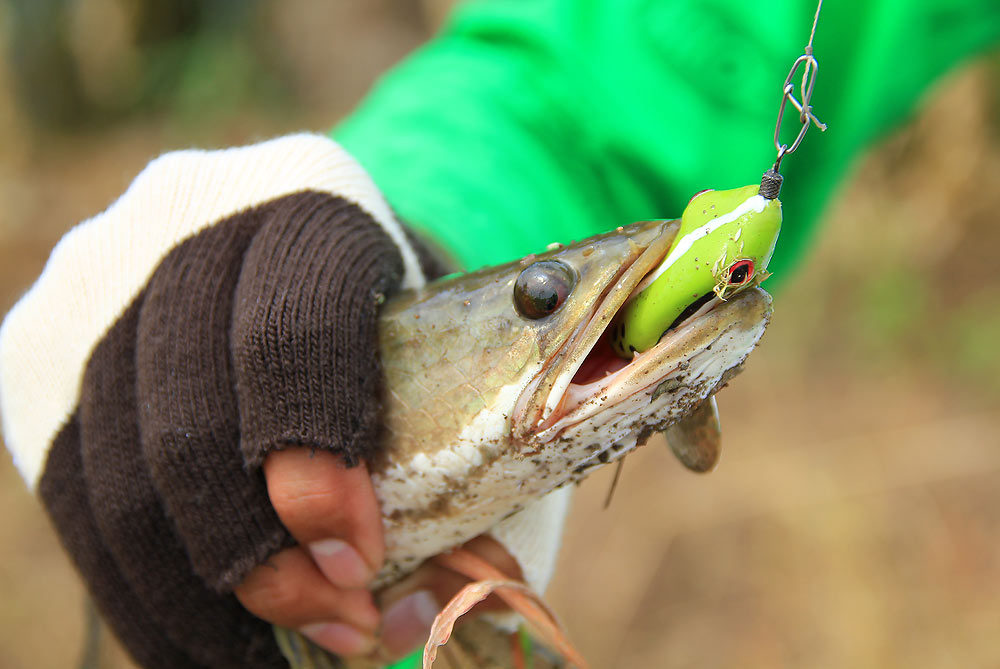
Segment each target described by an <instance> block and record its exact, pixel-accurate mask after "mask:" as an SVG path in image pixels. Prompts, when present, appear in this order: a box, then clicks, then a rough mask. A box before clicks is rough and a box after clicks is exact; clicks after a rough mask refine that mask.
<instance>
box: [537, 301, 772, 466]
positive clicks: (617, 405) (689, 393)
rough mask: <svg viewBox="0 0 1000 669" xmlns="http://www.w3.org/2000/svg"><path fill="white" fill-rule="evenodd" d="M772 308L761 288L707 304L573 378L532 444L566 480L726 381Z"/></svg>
mask: <svg viewBox="0 0 1000 669" xmlns="http://www.w3.org/2000/svg"><path fill="white" fill-rule="evenodd" d="M770 315H771V297H770V295H768V294H767V293H766V292H765V291H763V290H761V289H760V288H753V289H751V290H748V291H745V292H743V293H741V294H740V295H738V296H736V297H734V298H732V299H731V300H728V301H726V302H722V301H716V303H715V304H709V305H706V306H705V307H704V308H703V309H702V310H700V311H699V312H698V313H696V314H694V315H693V316H692V317H690V318H689V319H688V320H687V321H685V322H684V323H682V324H681V325H679V326H678V327H677V328H675V329H674V330H672V331H670V332H669V333H668V334H667V335H666V336H664V337H663V339H661V340H660V342H659V343H658V344H657V345H656V346H654V347H653V348H651V349H649V350H648V351H645V352H644V353H642V354H638V355H636V356H635V358H633V360H632V361H631V362H628V363H627V364H625V365H624V366H620V365H616V366H618V367H620V368H618V369H616V370H615V371H611V372H610V373H608V374H607V375H605V376H601V377H599V378H596V379H593V380H590V379H583V380H584V381H585V382H584V383H575V382H572V383H570V384H569V385H568V386H567V388H566V390H565V391H564V393H563V396H562V397H561V398H559V400H558V403H557V405H558V407H559V410H558V411H557V412H553V413H552V414H551V415H550V416H549V417H548V418H547V419H546V421H545V422H544V424H543V425H541V426H540V427H539V429H538V431H537V432H536V433H535V434H534V438H533V440H532V441H533V443H532V445H531V448H530V449H529V450H530V451H531V452H534V453H539V454H545V453H548V454H551V456H552V457H553V458H554V459H555V460H558V461H560V463H561V464H560V465H559V466H560V467H562V468H565V469H566V470H567V471H572V472H573V475H572V476H571V477H570V478H571V479H578V478H580V477H582V476H583V475H584V472H586V470H587V469H589V468H590V467H591V466H595V465H598V464H604V463H607V462H611V461H612V460H615V459H617V458H619V457H621V456H622V455H624V454H625V453H627V452H628V451H629V450H631V449H632V448H634V447H635V446H636V445H637V444H640V443H643V442H645V440H646V439H647V438H648V436H649V435H650V434H652V433H654V432H657V431H660V430H663V429H665V428H666V427H668V426H669V425H671V424H672V423H674V422H676V421H677V420H679V419H680V418H682V417H684V416H686V415H687V414H689V413H691V412H692V411H694V409H695V408H697V407H698V405H700V404H701V402H703V401H704V400H705V399H706V398H708V397H709V396H711V395H712V394H714V393H715V392H716V391H717V390H718V389H720V388H721V387H722V386H723V385H725V383H726V382H727V381H728V380H729V379H730V378H732V376H734V375H735V374H736V373H737V372H738V371H739V369H740V367H741V366H742V364H743V362H744V360H745V359H746V357H747V356H748V355H749V354H750V352H751V351H752V350H753V348H754V347H755V346H756V345H757V342H758V341H759V340H760V337H761V336H762V335H763V333H764V329H765V328H766V326H767V323H768V321H769V319H770ZM612 364H614V363H612ZM553 465H555V463H553Z"/></svg>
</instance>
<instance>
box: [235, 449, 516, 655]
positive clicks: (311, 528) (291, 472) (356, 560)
mask: <svg viewBox="0 0 1000 669" xmlns="http://www.w3.org/2000/svg"><path fill="white" fill-rule="evenodd" d="M264 473H265V476H266V478H267V487H268V493H269V495H270V499H271V503H272V504H273V505H274V508H275V510H276V511H277V512H278V516H279V517H280V518H281V521H282V523H283V524H284V525H285V527H286V528H288V530H289V532H291V534H292V536H293V537H295V539H296V540H297V541H298V544H299V545H298V546H295V547H293V548H288V549H286V550H284V551H282V552H280V553H278V554H276V555H274V556H273V557H272V558H271V559H270V560H268V562H267V563H266V564H264V565H260V566H258V567H256V568H254V569H253V570H252V571H251V572H250V574H249V575H248V577H247V578H246V580H245V581H244V582H243V583H242V584H241V585H239V586H237V587H236V590H235V593H236V596H237V598H238V599H239V600H240V602H241V603H242V604H243V605H244V606H245V607H246V608H247V609H248V610H249V611H251V612H252V613H254V614H255V615H256V616H258V617H260V618H263V619H265V620H268V621H270V622H272V623H274V624H277V625H280V626H282V627H288V628H291V629H298V630H300V631H301V632H303V634H304V635H305V636H307V637H308V638H310V639H311V640H312V641H314V642H315V643H316V644H318V645H320V646H322V647H323V648H325V649H327V650H329V651H331V652H333V653H335V654H337V655H341V656H348V657H350V656H356V655H367V654H370V653H371V652H372V651H373V650H375V648H376V646H380V653H379V654H380V656H381V657H383V658H386V659H397V658H399V657H402V656H404V655H405V654H407V653H408V652H410V651H411V650H413V649H414V648H415V647H417V646H418V645H421V644H422V643H423V642H424V641H425V640H426V638H427V633H428V631H429V630H430V625H431V622H432V621H433V619H434V617H435V616H436V615H437V613H438V612H439V611H440V608H441V607H442V606H443V605H444V604H445V603H447V602H448V601H449V600H450V599H451V598H452V597H453V596H454V595H455V594H456V593H457V592H458V591H459V590H460V589H461V588H462V587H463V586H464V585H465V583H466V582H467V580H466V579H465V578H464V577H462V576H460V575H458V574H456V573H455V572H452V571H451V570H449V569H446V568H444V567H441V566H438V565H435V564H432V563H428V564H425V565H423V566H422V567H420V568H419V569H418V570H417V571H416V572H414V573H413V574H411V575H409V576H408V577H407V578H405V579H404V580H403V581H401V582H399V583H397V584H394V585H393V586H391V587H389V588H387V589H385V590H384V591H382V592H380V593H378V595H377V598H378V604H379V605H380V607H381V608H382V614H381V615H380V613H379V611H378V608H377V607H376V605H375V599H374V597H373V595H372V593H371V592H370V591H369V590H368V589H367V586H368V584H369V583H370V581H371V579H372V578H373V577H374V575H375V573H376V572H377V571H378V568H379V567H380V566H381V564H382V555H383V549H384V546H383V541H382V521H381V517H380V515H379V510H378V504H377V501H376V499H375V492H374V490H373V488H372V485H371V479H370V478H369V477H368V472H367V468H366V467H365V465H364V464H360V465H358V466H356V467H350V468H349V467H345V466H344V464H343V462H342V460H341V459H340V458H339V457H338V456H336V455H333V454H331V453H327V452H322V451H311V450H309V449H303V448H290V449H287V450H282V451H276V452H272V453H271V454H270V455H268V457H267V459H266V460H265V461H264ZM466 548H468V549H469V550H471V551H473V552H475V553H477V554H478V555H479V556H480V557H483V558H484V559H486V560H487V561H489V562H491V563H492V564H494V565H495V566H496V567H497V568H499V569H500V570H501V571H503V572H504V573H506V574H508V575H510V576H511V577H513V578H520V568H519V566H518V564H517V561H516V560H515V559H514V558H513V557H511V555H510V554H509V553H508V552H507V551H506V550H505V549H504V548H503V547H502V546H501V545H500V544H499V543H498V542H496V541H495V540H493V539H492V538H490V537H488V536H482V537H478V538H476V539H474V540H472V541H471V542H469V543H468V544H467V545H466ZM501 608H502V604H501V603H500V602H499V600H497V599H494V598H490V599H488V600H487V601H485V602H483V604H482V605H481V606H480V607H478V609H477V610H479V611H485V610H498V609H501Z"/></svg>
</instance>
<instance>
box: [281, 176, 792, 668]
mask: <svg viewBox="0 0 1000 669" xmlns="http://www.w3.org/2000/svg"><path fill="white" fill-rule="evenodd" d="M699 195H700V194H699ZM750 195H756V191H754V193H752V194H749V193H748V197H749V196H750ZM692 201H694V200H692ZM737 204H739V203H737ZM733 206H736V204H734V205H733ZM779 206H780V205H779ZM718 213H719V214H724V213H725V212H723V211H720V212H718ZM689 227H691V224H690V223H688V225H687V226H685V225H683V219H678V220H651V221H641V222H637V223H633V224H630V225H626V226H622V227H619V228H617V229H615V230H612V231H610V232H607V233H604V234H600V235H597V236H595V237H591V238H589V239H586V240H583V241H580V242H574V243H570V244H568V245H559V244H556V245H551V247H550V250H548V251H546V252H545V253H541V254H532V255H528V256H525V257H524V258H521V259H519V260H516V261H513V262H510V263H506V264H503V265H499V266H495V267H489V268H485V269H481V270H478V271H475V272H471V273H467V274H460V275H457V276H449V277H445V278H443V279H441V280H438V281H435V282H431V283H429V284H427V285H426V286H423V287H420V288H415V289H409V290H406V291H403V292H401V293H398V294H396V295H395V296H393V297H391V298H389V299H388V300H387V301H386V302H385V303H384V304H383V306H382V308H381V312H380V316H379V335H378V346H379V353H380V360H381V365H382V372H383V374H384V388H385V390H384V397H383V400H382V401H383V420H384V430H383V433H382V443H381V444H380V447H379V449H378V450H377V454H376V456H375V457H374V458H373V460H372V461H371V462H370V463H369V469H370V472H371V477H372V482H373V485H374V489H375V493H376V497H377V499H378V501H379V504H380V507H381V512H382V520H383V524H384V537H385V547H386V552H385V555H386V558H385V563H384V566H383V567H382V569H381V571H380V572H379V573H378V574H377V576H376V578H375V580H374V582H373V584H372V588H373V589H375V590H377V589H379V588H382V587H384V586H387V585H389V584H391V583H393V582H395V581H398V580H399V579H401V578H403V577H404V576H405V575H406V574H408V573H410V572H411V571H413V570H414V569H415V568H416V567H417V566H419V565H420V564H421V563H422V562H423V561H424V560H426V559H428V558H430V557H432V556H434V555H437V554H438V553H441V552H443V551H446V550H448V549H450V548H453V547H455V546H459V545H461V544H463V543H464V542H466V541H468V540H469V539H472V538H474V537H476V536H478V535H480V534H483V533H484V532H488V531H489V530H490V529H491V528H494V527H495V526H496V525H497V524H498V523H500V522H501V521H503V520H504V519H506V518H509V517H511V516H513V515H514V514H516V513H517V512H518V511H520V510H522V509H524V508H525V507H527V506H528V505H529V504H531V503H532V502H534V501H535V500H538V499H540V498H541V497H543V496H544V495H546V494H548V493H550V492H552V491H554V490H556V489H558V488H561V487H563V486H567V485H571V484H573V483H575V482H578V481H580V480H581V479H583V478H584V477H586V476H587V475H589V474H590V473H592V472H593V471H595V470H596V469H597V468H599V467H601V466H604V465H607V464H611V463H614V462H618V461H620V460H622V459H623V458H624V457H625V456H627V455H628V454H629V453H631V452H632V451H634V450H635V449H636V448H637V447H638V446H640V445H642V444H644V443H645V442H646V441H647V440H648V439H649V438H650V437H651V436H652V435H653V434H656V433H658V432H665V433H666V434H667V437H668V440H669V442H670V444H671V447H672V449H673V450H674V452H675V454H676V455H677V456H678V458H679V459H680V460H681V462H682V463H684V464H685V465H686V466H687V467H689V468H690V469H692V470H694V471H708V470H710V469H711V468H712V467H713V466H714V464H715V463H716V462H717V461H718V453H719V434H720V432H719V425H718V414H717V408H716V406H715V401H714V396H715V393H717V392H718V391H719V390H720V389H721V388H722V387H723V386H725V385H726V384H727V383H728V382H729V381H730V379H732V378H733V377H734V376H735V375H736V374H738V373H739V371H740V370H741V369H742V367H743V365H744V363H745V361H746V359H747V357H748V356H749V354H750V353H751V351H752V350H753V349H754V348H755V347H756V345H757V343H758V342H759V341H760V339H761V337H762V335H763V333H764V331H765V329H766V327H767V325H768V323H769V321H770V318H771V315H772V311H773V309H772V299H771V296H770V295H769V294H768V293H767V292H766V291H764V290H763V289H762V288H760V286H759V283H760V281H761V280H763V278H764V277H766V272H764V271H761V272H759V274H757V275H756V276H753V277H751V276H749V275H748V276H737V277H736V279H738V281H739V283H740V285H739V290H736V291H728V290H727V289H725V287H722V290H715V294H714V295H712V292H711V291H710V292H709V296H711V297H710V298H709V297H706V296H703V295H701V294H700V292H697V291H696V292H695V293H694V294H691V295H690V296H689V297H688V298H687V301H686V302H685V300H683V299H682V300H681V301H680V303H678V301H677V299H672V300H669V303H670V304H671V305H673V306H671V307H669V308H670V309H675V310H678V311H680V312H681V314H680V315H677V314H675V313H673V311H670V313H669V314H668V315H666V316H662V317H663V318H669V319H671V321H672V322H670V323H662V324H660V326H658V327H659V329H660V330H665V332H663V334H662V336H661V337H660V338H659V339H656V340H654V342H653V343H649V342H647V343H646V345H645V346H644V350H642V351H634V352H631V357H628V356H625V355H622V349H621V342H620V337H619V334H620V330H619V329H618V328H617V327H616V326H617V324H618V323H620V322H621V320H622V318H623V317H624V316H625V315H626V313H627V312H628V309H627V308H626V307H627V305H629V304H632V303H634V302H635V300H636V299H637V298H638V297H641V296H642V295H643V292H644V291H648V290H649V288H650V284H651V283H653V284H654V286H655V288H654V289H655V290H656V291H659V293H658V296H657V299H663V296H664V295H669V289H666V292H665V289H664V287H663V281H660V282H659V284H658V285H657V284H656V282H655V281H651V280H650V278H649V277H651V276H653V277H654V278H656V276H655V275H657V269H658V268H661V271H660V272H659V274H663V272H662V267H663V265H664V263H665V261H666V260H667V259H668V258H669V257H671V256H670V253H671V250H672V249H674V248H676V244H677V243H678V242H680V241H682V240H683V236H684V234H683V233H685V231H686V229H687V228H689ZM706 234H709V233H706ZM742 234H743V232H741V231H740V230H739V229H734V228H733V226H728V227H720V228H719V229H718V230H715V231H711V232H710V235H714V237H713V238H712V239H709V240H707V241H709V242H712V244H707V243H706V242H705V241H704V240H703V241H702V242H701V243H700V244H699V245H698V246H697V247H696V248H697V249H698V252H699V253H701V254H702V256H706V257H705V258H704V259H703V260H702V261H700V262H701V264H705V262H704V260H707V261H708V265H709V266H710V267H711V266H712V264H713V263H714V264H715V265H718V264H719V262H723V263H727V262H728V263H729V264H727V265H726V267H724V268H723V270H722V271H721V274H720V275H721V276H725V277H727V278H728V277H729V276H731V275H732V272H731V271H730V268H731V267H732V264H731V262H730V261H738V260H739V259H738V258H734V257H733V249H732V248H731V247H732V242H733V240H732V237H733V236H734V235H737V236H738V235H742ZM774 234H775V235H776V234H777V231H776V230H775V231H774ZM713 244H714V245H713ZM713 248H714V249H715V251H716V253H715V255H718V256H719V257H718V258H715V257H711V258H709V257H708V256H711V255H712V253H713V252H712V251H710V250H709V249H713ZM769 255H770V254H769V253H768V256H769ZM722 256H726V258H722ZM674 260H676V258H674ZM763 264H764V265H766V261H765V262H764V263H763ZM716 269H718V268H716ZM761 269H762V270H763V267H762V268H761ZM716 273H717V274H718V273H719V272H716ZM668 276H669V275H668ZM689 288H690V286H689V285H685V286H684V290H689ZM716 288H719V286H716ZM674 297H676V296H674ZM678 305H679V306H678ZM643 318H644V319H646V321H648V320H650V319H651V318H653V317H651V316H648V315H647V316H644V317H643ZM654 320H655V319H654ZM668 326H669V327H668ZM658 331H659V330H658ZM276 637H277V639H278V642H279V645H280V646H281V648H282V650H283V652H285V654H286V657H288V659H289V660H290V662H291V664H292V666H293V667H296V668H297V669H304V668H306V667H323V666H338V665H336V664H327V663H329V662H331V661H332V659H331V658H330V657H328V656H325V655H324V654H323V652H322V651H318V649H317V648H315V647H314V646H312V645H311V644H310V643H309V642H308V641H306V640H305V639H304V638H302V637H301V636H299V635H298V634H297V633H294V632H291V631H289V630H281V629H280V628H279V629H278V630H277V631H276ZM352 666H353V665H352Z"/></svg>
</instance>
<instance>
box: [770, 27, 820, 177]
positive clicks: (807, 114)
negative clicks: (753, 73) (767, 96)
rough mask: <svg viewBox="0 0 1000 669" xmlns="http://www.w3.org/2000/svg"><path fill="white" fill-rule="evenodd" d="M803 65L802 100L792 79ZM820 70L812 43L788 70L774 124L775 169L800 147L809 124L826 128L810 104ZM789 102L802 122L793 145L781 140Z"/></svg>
mask: <svg viewBox="0 0 1000 669" xmlns="http://www.w3.org/2000/svg"><path fill="white" fill-rule="evenodd" d="M802 65H805V67H804V68H803V70H802V81H801V83H800V84H799V96H800V97H801V98H802V100H801V101H800V100H799V99H798V98H797V97H795V85H794V84H793V83H792V79H793V78H794V77H795V72H796V71H797V70H798V69H799V67H800V66H802ZM818 71H819V63H818V62H816V58H815V57H814V56H813V55H812V45H811V44H810V45H809V46H807V47H806V52H805V53H804V54H802V55H801V56H799V57H798V58H796V59H795V62H794V63H793V64H792V69H791V70H789V71H788V76H787V77H785V83H784V85H782V87H781V104H780V105H779V106H778V120H777V122H776V123H775V124H774V148H775V149H776V150H777V152H778V156H777V159H776V160H775V161H774V170H775V171H777V170H778V166H779V165H781V159H782V158H784V157H785V156H786V155H788V154H789V153H793V152H794V151H795V150H796V149H797V148H799V144H801V143H802V138H803V137H805V136H806V131H807V130H809V126H811V125H815V126H816V127H817V128H819V129H820V130H821V131H822V130H826V124H825V123H823V122H822V121H820V120H819V119H818V118H816V116H815V115H814V114H813V112H812V105H811V104H810V102H811V100H812V94H813V89H814V88H815V87H816V73H817V72H818ZM788 103H791V105H792V106H793V107H795V109H796V111H798V112H799V123H801V124H802V128H801V129H800V130H799V134H798V135H797V136H796V137H795V141H793V142H792V143H791V145H789V144H784V143H782V141H781V122H782V120H783V119H784V116H785V105H786V104H788Z"/></svg>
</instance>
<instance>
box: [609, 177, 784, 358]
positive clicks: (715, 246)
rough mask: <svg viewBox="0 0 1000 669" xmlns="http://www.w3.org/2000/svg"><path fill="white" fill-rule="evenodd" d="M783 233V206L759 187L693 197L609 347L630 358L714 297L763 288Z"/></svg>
mask: <svg viewBox="0 0 1000 669" xmlns="http://www.w3.org/2000/svg"><path fill="white" fill-rule="evenodd" d="M780 230H781V202H780V201H779V200H778V199H777V198H774V199H767V198H765V197H764V196H763V195H761V194H760V186H759V185H753V186H745V187H743V188H736V189H733V190H723V191H713V190H709V191H702V192H701V193H698V194H697V195H695V196H694V197H693V198H691V201H690V202H689V203H688V206H687V207H686V208H685V210H684V214H683V215H682V216H681V227H680V230H678V232H677V237H676V238H675V240H674V243H673V245H672V246H671V247H670V250H669V251H668V252H667V255H666V257H665V258H664V260H663V262H661V263H660V265H659V266H658V267H657V268H656V269H654V270H653V271H652V272H650V273H649V274H648V275H647V276H646V278H645V279H643V281H642V282H641V283H640V284H639V285H638V286H637V287H636V289H635V291H633V295H632V297H631V299H630V302H629V303H628V304H627V305H626V307H625V308H624V310H623V311H622V313H621V315H620V316H619V317H618V319H617V323H615V324H614V325H612V328H611V346H612V348H613V349H614V350H615V352H616V353H617V354H618V355H620V356H622V357H624V358H631V357H632V356H633V355H635V354H636V353H641V352H643V351H646V350H648V349H649V348H651V347H653V346H654V345H655V344H656V342H658V341H659V340H660V337H662V336H663V334H664V333H665V332H667V331H668V330H670V329H671V328H672V327H674V326H676V325H678V324H679V323H680V322H681V321H683V320H684V319H685V318H686V317H687V316H690V315H691V314H693V313H695V312H696V311H698V310H699V309H700V308H702V307H703V306H705V305H706V304H707V303H709V302H710V301H711V300H712V298H713V297H718V298H719V299H720V300H727V299H729V298H731V297H732V296H734V295H736V294H738V293H739V292H741V291H743V290H745V289H746V288H748V287H750V286H754V285H757V284H759V283H760V282H761V281H763V280H764V279H765V278H766V277H767V264H768V262H769V261H770V260H771V254H772V253H773V252H774V245H775V243H776V242H777V240H778V232H779V231H780Z"/></svg>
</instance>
